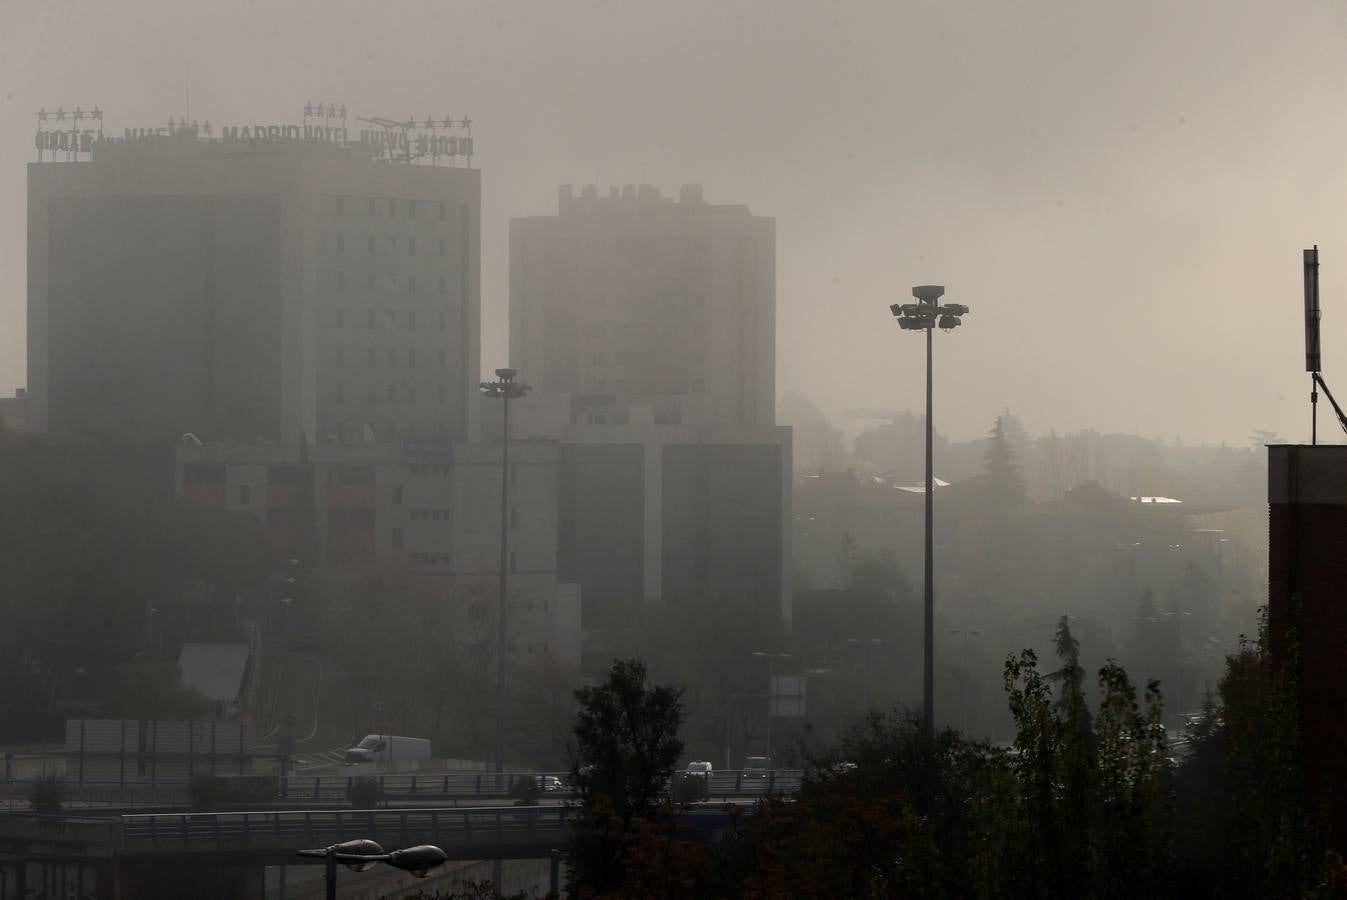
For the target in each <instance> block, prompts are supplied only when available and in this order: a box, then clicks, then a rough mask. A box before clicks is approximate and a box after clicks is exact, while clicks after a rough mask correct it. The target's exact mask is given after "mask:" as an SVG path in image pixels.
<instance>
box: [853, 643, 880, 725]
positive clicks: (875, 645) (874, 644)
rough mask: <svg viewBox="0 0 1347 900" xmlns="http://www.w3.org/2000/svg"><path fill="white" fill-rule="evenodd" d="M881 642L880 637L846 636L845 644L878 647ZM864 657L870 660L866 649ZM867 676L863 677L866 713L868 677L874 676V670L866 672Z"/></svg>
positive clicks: (867, 707) (868, 703) (868, 708)
mask: <svg viewBox="0 0 1347 900" xmlns="http://www.w3.org/2000/svg"><path fill="white" fill-rule="evenodd" d="M883 644H884V641H883V639H882V638H847V645H848V646H851V647H880V646H883ZM865 658H866V662H869V661H870V654H869V652H868V651H867V652H866V655H865ZM867 676H869V677H867V678H866V679H865V711H866V713H867V714H869V712H870V679H871V678H872V677H873V676H874V672H868V673H867Z"/></svg>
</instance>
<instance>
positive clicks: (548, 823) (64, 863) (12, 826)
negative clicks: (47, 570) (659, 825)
mask: <svg viewBox="0 0 1347 900" xmlns="http://www.w3.org/2000/svg"><path fill="white" fill-rule="evenodd" d="M576 815H577V812H576V811H575V810H574V809H571V808H568V807H565V806H497V807H479V808H463V807H442V808H412V809H364V810H330V809H319V810H301V811H287V812H277V811H252V812H220V813H152V814H130V815H119V816H105V817H99V816H63V815H58V816H52V815H36V814H22V813H7V814H0V895H3V896H6V897H7V896H9V894H8V893H6V891H8V890H10V888H11V886H12V888H13V891H14V893H13V895H14V896H17V897H28V896H43V895H42V894H36V893H33V892H32V891H31V888H32V885H29V884H27V882H28V881H32V880H35V879H40V880H41V883H42V884H43V886H44V889H45V890H48V891H49V895H51V896H62V897H64V896H68V895H69V896H89V897H99V898H103V897H108V898H122V897H128V898H135V897H148V896H184V897H187V896H191V897H198V898H203V900H210V898H215V897H220V898H235V897H246V896H259V895H260V894H261V891H262V872H263V867H264V866H271V865H287V866H289V865H297V864H303V861H302V860H301V859H300V858H298V857H296V856H295V851H296V850H300V849H304V848H312V847H325V846H328V845H331V844H335V843H339V842H341V841H346V840H352V839H355V838H370V839H372V840H375V841H378V842H379V843H380V844H382V845H383V846H384V847H386V848H389V849H393V848H398V847H410V846H414V845H416V844H435V845H436V846H439V847H440V848H442V849H443V850H444V851H445V853H446V854H447V855H448V857H449V859H450V860H484V859H504V860H511V859H546V858H548V857H549V856H550V855H551V854H552V851H554V850H556V849H559V848H562V847H564V846H565V845H566V843H567V842H568V840H569V838H570V829H571V825H572V823H573V822H574V820H575V816H576ZM689 817H690V818H691V819H692V820H694V821H695V825H696V827H697V828H698V829H699V830H700V831H701V832H702V833H705V834H707V835H708V836H710V837H711V838H712V839H715V838H717V837H719V834H720V833H721V832H722V831H723V830H724V829H726V828H728V827H731V824H732V817H731V816H730V814H729V813H728V812H727V811H725V810H724V809H716V808H705V809H702V810H699V811H695V812H692V813H690V814H689ZM319 863H321V860H320V861H319ZM68 885H71V886H73V889H69V890H68V889H67V886H68ZM53 886H55V887H53Z"/></svg>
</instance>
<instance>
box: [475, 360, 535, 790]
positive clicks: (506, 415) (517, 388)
mask: <svg viewBox="0 0 1347 900" xmlns="http://www.w3.org/2000/svg"><path fill="white" fill-rule="evenodd" d="M517 374H519V373H518V372H516V371H515V370H514V369H497V370H496V380H495V381H483V382H482V383H481V388H482V396H484V397H487V398H488V399H498V400H500V401H502V405H501V409H502V413H501V422H502V425H501V441H500V594H499V597H498V599H497V610H496V760H495V761H496V778H497V782H498V783H499V782H502V781H503V780H504V778H503V776H504V775H505V727H504V726H505V594H506V587H507V585H506V581H507V579H508V576H509V554H510V401H511V400H518V399H519V398H520V397H522V396H524V395H525V394H527V393H528V392H529V390H530V388H529V386H528V385H527V384H524V383H523V382H519V381H515V380H514V377H515V375H517ZM498 786H499V784H498Z"/></svg>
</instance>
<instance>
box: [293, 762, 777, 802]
mask: <svg viewBox="0 0 1347 900" xmlns="http://www.w3.org/2000/svg"><path fill="white" fill-rule="evenodd" d="M800 776H801V773H800V770H798V769H776V770H773V771H767V772H762V771H754V770H747V771H745V770H738V769H726V770H722V771H719V772H715V773H713V774H712V775H711V776H710V778H708V779H707V780H706V788H707V793H708V794H709V795H710V796H712V797H742V796H751V795H754V794H771V793H791V792H794V791H796V790H798V789H799V787H800ZM362 777H363V778H374V779H376V780H377V781H378V784H379V792H380V794H381V795H382V796H384V797H387V798H397V799H416V798H418V797H421V798H425V799H428V800H430V799H438V798H454V797H460V798H462V797H508V796H510V795H511V794H512V793H513V792H514V790H515V788H516V786H517V785H518V784H519V782H521V781H526V780H528V779H543V781H541V782H540V784H549V783H550V784H555V785H557V787H556V788H555V789H552V790H549V789H544V790H543V791H542V793H543V794H544V795H552V796H557V797H568V796H571V795H573V794H574V790H573V788H572V786H571V784H570V773H569V772H531V773H513V772H507V773H505V774H503V775H497V774H495V773H493V772H468V773H460V772H440V773H431V772H423V773H417V774H406V775H366V776H359V775H349V776H348V775H291V776H288V777H286V778H283V779H281V780H280V782H279V785H278V799H280V800H283V801H286V802H292V803H304V802H306V801H336V800H344V799H346V797H347V796H348V792H349V790H350V787H351V785H352V783H353V782H354V780H355V779H356V778H362ZM683 777H686V776H685V775H684V774H683V773H681V772H679V773H675V775H674V778H675V779H680V778H683ZM691 777H694V778H696V777H701V776H691ZM547 779H555V781H551V782H549V781H548V780H547Z"/></svg>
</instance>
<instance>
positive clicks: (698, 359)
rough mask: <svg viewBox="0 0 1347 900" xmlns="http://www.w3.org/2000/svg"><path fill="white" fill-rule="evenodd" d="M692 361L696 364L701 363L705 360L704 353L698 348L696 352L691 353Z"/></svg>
mask: <svg viewBox="0 0 1347 900" xmlns="http://www.w3.org/2000/svg"><path fill="white" fill-rule="evenodd" d="M692 361H693V362H694V363H697V364H698V365H701V364H702V363H704V362H706V354H704V353H702V351H700V350H698V351H697V352H696V353H693V354H692Z"/></svg>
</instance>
